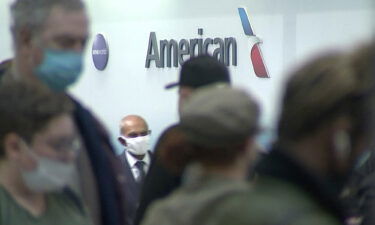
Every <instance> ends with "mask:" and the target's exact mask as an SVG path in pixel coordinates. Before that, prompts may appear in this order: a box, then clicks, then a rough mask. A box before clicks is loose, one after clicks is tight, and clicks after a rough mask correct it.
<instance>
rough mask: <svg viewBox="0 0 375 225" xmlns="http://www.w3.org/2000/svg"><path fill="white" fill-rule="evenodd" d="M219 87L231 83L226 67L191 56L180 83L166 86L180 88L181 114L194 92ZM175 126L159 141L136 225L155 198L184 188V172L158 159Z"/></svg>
mask: <svg viewBox="0 0 375 225" xmlns="http://www.w3.org/2000/svg"><path fill="white" fill-rule="evenodd" d="M213 84H216V85H217V86H229V85H230V84H231V80H230V75H229V71H228V69H227V67H226V66H225V65H224V64H223V63H221V62H220V61H218V60H217V59H216V58H215V57H213V56H210V55H200V56H197V57H192V58H190V59H189V60H187V61H186V62H184V64H183V65H182V66H181V71H180V74H179V81H178V82H173V83H170V84H168V85H166V86H165V88H166V89H171V88H176V87H178V111H179V112H180V110H181V108H182V107H183V105H184V103H185V101H187V100H188V99H189V97H190V96H191V94H192V93H194V92H195V91H196V90H198V89H199V88H201V87H205V86H208V85H213ZM173 127H174V125H172V126H170V127H168V128H167V129H166V130H164V132H163V133H162V134H161V136H160V138H159V139H158V141H157V143H156V146H155V150H154V151H153V152H154V153H155V154H154V155H153V158H152V160H151V166H150V170H149V172H148V174H147V176H146V178H145V181H144V185H143V189H142V192H141V199H140V205H139V208H138V210H137V214H136V218H135V225H139V224H140V221H141V220H142V218H143V216H144V213H145V212H146V210H147V208H148V206H149V205H150V204H151V203H152V202H153V201H154V200H156V199H159V198H163V197H165V196H167V195H169V194H170V193H171V192H172V191H173V190H174V189H176V188H178V187H179V186H180V185H181V173H174V174H173V173H171V172H170V171H168V169H166V167H165V165H164V163H162V162H161V161H160V160H159V157H158V155H159V152H162V151H163V148H161V147H160V146H161V144H160V142H162V141H163V140H165V139H167V138H168V136H169V132H170V130H171V129H173Z"/></svg>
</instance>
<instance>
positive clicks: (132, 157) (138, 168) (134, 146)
mask: <svg viewBox="0 0 375 225" xmlns="http://www.w3.org/2000/svg"><path fill="white" fill-rule="evenodd" d="M120 134H121V135H120V137H119V138H118V140H119V142H120V143H121V144H122V145H123V146H124V148H125V151H124V152H123V153H122V154H121V155H120V159H121V161H122V164H123V170H124V172H125V184H126V185H125V194H126V196H127V198H126V212H127V213H126V224H127V225H131V224H133V219H134V216H135V212H136V209H137V207H138V203H139V194H140V190H141V186H142V183H143V179H144V177H145V175H146V172H147V170H148V168H149V166H150V161H151V152H150V151H149V149H150V147H149V139H150V137H149V134H150V130H149V129H148V125H147V123H146V121H145V120H144V119H143V118H142V117H140V116H138V115H128V116H125V117H124V118H123V119H122V120H121V123H120Z"/></svg>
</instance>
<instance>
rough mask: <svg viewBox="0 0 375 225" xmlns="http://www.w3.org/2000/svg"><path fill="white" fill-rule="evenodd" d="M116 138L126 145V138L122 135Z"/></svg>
mask: <svg viewBox="0 0 375 225" xmlns="http://www.w3.org/2000/svg"><path fill="white" fill-rule="evenodd" d="M117 140H118V141H119V142H120V143H121V144H122V145H123V146H127V144H126V140H125V139H124V138H123V137H118V138H117Z"/></svg>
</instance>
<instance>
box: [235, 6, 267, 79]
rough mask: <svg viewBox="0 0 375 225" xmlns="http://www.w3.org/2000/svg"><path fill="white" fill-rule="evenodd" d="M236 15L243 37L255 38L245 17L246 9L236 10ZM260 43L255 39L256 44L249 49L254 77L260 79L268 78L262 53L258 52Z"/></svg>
mask: <svg viewBox="0 0 375 225" xmlns="http://www.w3.org/2000/svg"><path fill="white" fill-rule="evenodd" d="M238 13H239V14H240V19H241V23H242V28H243V31H244V32H245V35H247V36H250V37H256V35H255V34H254V32H253V29H252V28H251V24H250V20H249V17H248V15H247V12H246V9H245V8H238ZM260 43H261V41H260V40H259V38H257V42H256V43H254V44H253V46H252V47H251V52H250V59H251V62H252V64H253V68H254V72H255V75H256V76H257V77H260V78H269V77H270V76H269V75H268V71H267V68H266V65H265V64H264V60H263V56H262V52H261V50H260V46H259V44H260Z"/></svg>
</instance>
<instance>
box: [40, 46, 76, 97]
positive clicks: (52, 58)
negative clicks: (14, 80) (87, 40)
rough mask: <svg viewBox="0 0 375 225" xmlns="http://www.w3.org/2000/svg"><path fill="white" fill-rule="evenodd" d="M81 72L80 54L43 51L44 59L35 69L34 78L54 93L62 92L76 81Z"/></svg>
mask: <svg viewBox="0 0 375 225" xmlns="http://www.w3.org/2000/svg"><path fill="white" fill-rule="evenodd" d="M81 71H82V53H78V52H74V51H64V50H52V49H45V50H44V59H43V61H42V63H41V64H40V65H39V66H38V67H37V68H36V69H35V71H34V73H35V74H36V76H37V77H38V78H39V79H40V80H41V81H42V82H44V83H45V84H46V85H47V86H48V87H49V88H51V89H52V90H54V91H64V90H66V88H67V87H68V86H69V85H71V84H73V83H74V82H76V81H77V79H78V77H79V75H80V74H81Z"/></svg>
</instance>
